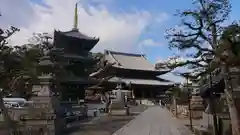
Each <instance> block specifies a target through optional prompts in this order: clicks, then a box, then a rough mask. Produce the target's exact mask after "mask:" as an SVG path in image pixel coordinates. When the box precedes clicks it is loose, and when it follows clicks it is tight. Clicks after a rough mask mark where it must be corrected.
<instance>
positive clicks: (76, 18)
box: [73, 3, 78, 30]
mask: <svg viewBox="0 0 240 135" xmlns="http://www.w3.org/2000/svg"><path fill="white" fill-rule="evenodd" d="M73 29H75V30H77V29H78V9H77V3H76V5H75V12H74V24H73Z"/></svg>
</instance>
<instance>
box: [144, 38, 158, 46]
mask: <svg viewBox="0 0 240 135" xmlns="http://www.w3.org/2000/svg"><path fill="white" fill-rule="evenodd" d="M140 45H141V46H161V45H162V44H161V43H158V42H156V41H154V40H153V39H145V40H143V41H142V42H141V43H140Z"/></svg>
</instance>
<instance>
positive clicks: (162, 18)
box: [155, 13, 169, 23]
mask: <svg viewBox="0 0 240 135" xmlns="http://www.w3.org/2000/svg"><path fill="white" fill-rule="evenodd" d="M168 19H169V15H168V14H167V13H160V14H159V15H158V16H157V17H156V19H155V21H156V22H158V23H162V22H164V21H166V20H168Z"/></svg>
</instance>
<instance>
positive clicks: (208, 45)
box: [166, 0, 230, 78]
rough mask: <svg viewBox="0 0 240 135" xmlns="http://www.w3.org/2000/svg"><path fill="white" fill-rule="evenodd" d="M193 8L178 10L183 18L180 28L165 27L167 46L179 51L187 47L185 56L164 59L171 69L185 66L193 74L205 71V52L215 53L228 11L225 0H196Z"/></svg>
mask: <svg viewBox="0 0 240 135" xmlns="http://www.w3.org/2000/svg"><path fill="white" fill-rule="evenodd" d="M193 4H194V5H195V6H196V7H197V8H195V9H190V10H185V11H182V12H179V13H178V14H177V15H179V16H180V17H181V18H182V25H181V28H183V29H179V28H171V29H168V30H167V35H166V39H167V40H168V41H169V48H170V49H172V48H177V49H178V50H180V51H186V50H190V51H188V52H191V53H188V54H186V57H187V58H188V60H184V61H181V62H177V63H167V64H168V67H170V68H171V69H174V68H177V67H183V66H187V67H188V68H189V69H191V70H193V73H195V74H193V75H192V78H197V77H198V76H201V75H204V74H206V73H207V72H209V70H210V71H211V70H212V69H208V62H207V60H206V59H205V57H206V56H207V55H211V56H214V50H215V49H216V47H217V40H218V39H219V37H220V34H221V32H222V23H223V22H224V21H225V20H226V19H227V17H228V15H229V12H230V4H229V1H228V0H214V1H213V0H195V1H194V2H193Z"/></svg>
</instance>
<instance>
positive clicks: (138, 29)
mask: <svg viewBox="0 0 240 135" xmlns="http://www.w3.org/2000/svg"><path fill="white" fill-rule="evenodd" d="M77 1H78V0H68V1H66V0H44V4H45V5H47V7H45V6H40V5H37V4H34V3H30V2H29V0H17V1H16V0H1V5H0V10H1V12H2V14H3V17H0V19H3V21H0V27H6V26H7V24H8V25H14V26H17V27H18V28H20V29H21V31H20V32H18V33H17V34H15V35H14V36H12V38H11V41H10V42H12V43H13V44H18V45H19V44H20V45H21V44H23V43H26V42H27V41H28V39H29V37H31V35H32V33H34V32H53V30H54V29H59V30H62V31H67V30H70V29H71V28H72V26H73V12H74V5H75V3H76V2H77ZM87 6H88V7H87V11H86V10H85V9H86V8H84V6H83V5H82V4H81V1H80V3H79V9H78V10H79V29H80V31H81V32H83V33H85V34H86V35H89V36H92V37H99V38H100V42H99V43H98V44H97V45H96V46H95V48H94V51H102V50H103V49H111V50H118V51H127V52H133V51H134V50H136V49H135V48H136V47H137V45H138V44H137V41H138V38H139V36H140V35H141V34H142V32H143V31H144V29H145V28H146V27H147V26H148V25H149V24H150V22H151V21H154V20H153V19H155V18H153V16H152V15H151V14H150V13H149V12H147V11H137V12H134V13H129V14H128V13H122V14H121V13H117V14H116V13H115V14H114V13H111V12H109V10H108V9H107V8H106V7H105V6H104V5H100V6H99V7H93V6H91V5H87ZM12 9H14V10H12Z"/></svg>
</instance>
